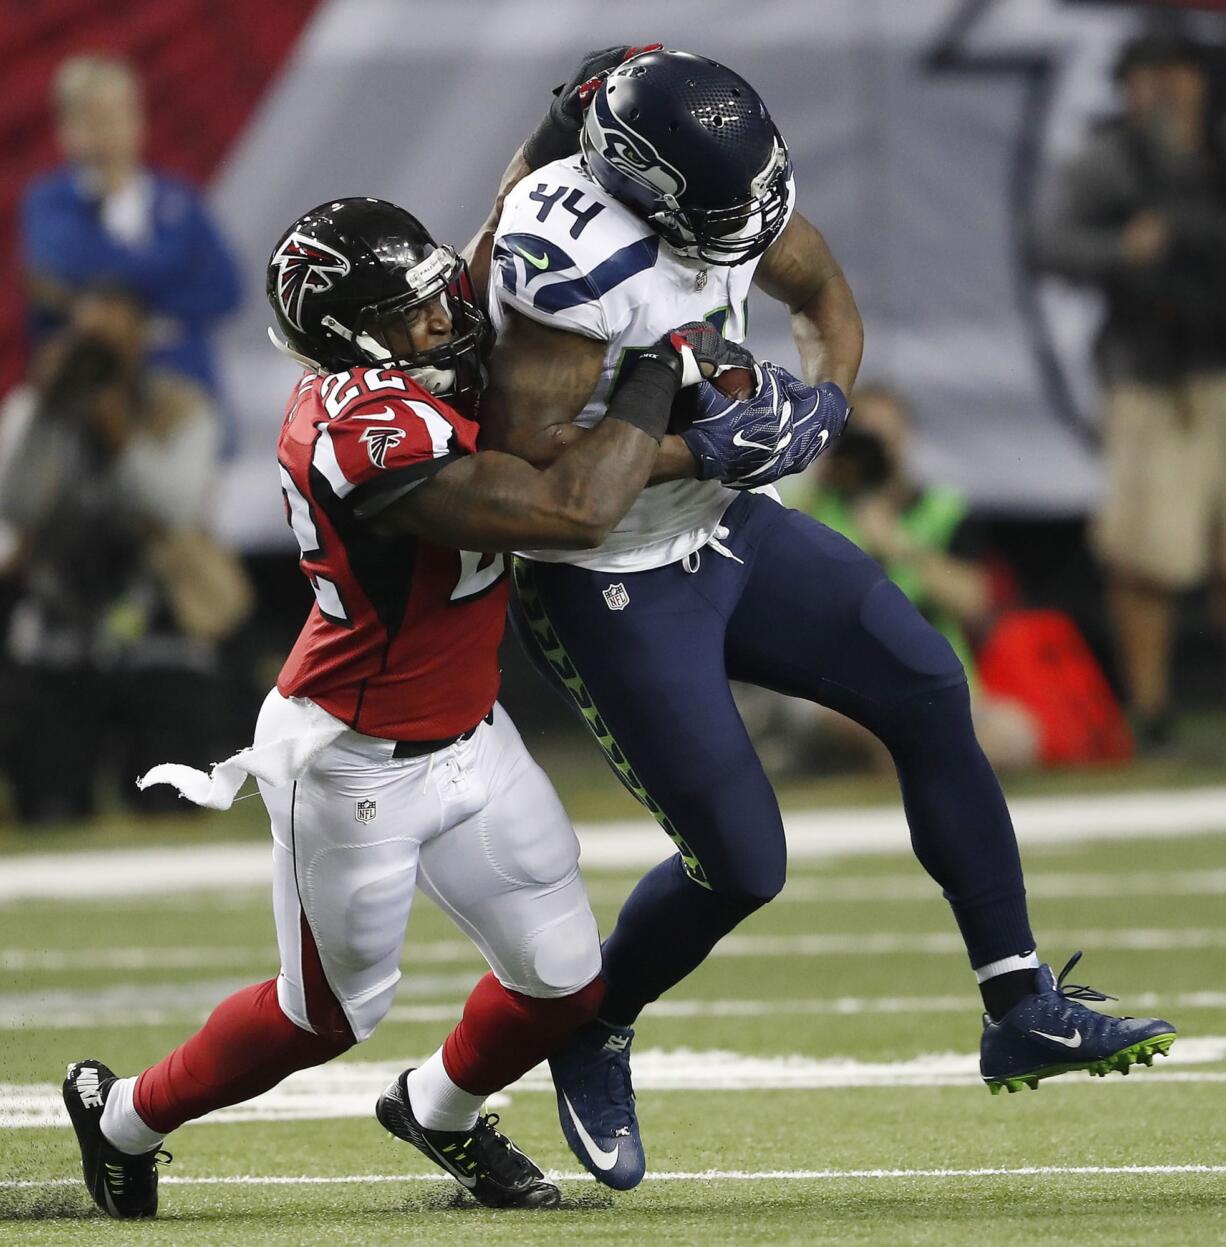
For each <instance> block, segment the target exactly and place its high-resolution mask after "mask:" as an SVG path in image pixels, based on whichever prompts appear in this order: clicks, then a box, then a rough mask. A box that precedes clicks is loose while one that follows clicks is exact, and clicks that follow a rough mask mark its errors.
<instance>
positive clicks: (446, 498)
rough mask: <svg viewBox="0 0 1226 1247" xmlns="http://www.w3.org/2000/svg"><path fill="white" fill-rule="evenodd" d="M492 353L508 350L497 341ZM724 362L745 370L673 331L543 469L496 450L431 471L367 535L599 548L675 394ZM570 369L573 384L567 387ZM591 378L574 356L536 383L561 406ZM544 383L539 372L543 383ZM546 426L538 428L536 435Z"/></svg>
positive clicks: (477, 545) (703, 336) (490, 545)
mask: <svg viewBox="0 0 1226 1247" xmlns="http://www.w3.org/2000/svg"><path fill="white" fill-rule="evenodd" d="M523 323H524V324H530V322H528V321H526V320H525V321H524V322H523ZM545 332H555V333H556V331H549V330H546V331H545ZM510 336H511V338H512V341H511V348H514V346H515V342H514V335H513V334H512V335H510ZM562 336H563V337H566V338H577V335H573V334H563V335H562ZM579 340H582V339H579ZM499 349H503V350H508V349H509V348H508V346H507V338H506V337H504V338H503V339H502V340H501V341H500V343H499ZM509 355H510V358H509V359H508V360H507V366H506V370H505V371H506V374H507V375H512V376H513V375H514V374H515V373H517V372H518V371H519V370H520V369H521V368H522V363H521V361H520V358H519V354H518V351H516V350H514V349H509ZM732 359H736V360H737V361H738V362H744V361H748V362H749V363H751V364H752V357H751V356H749V355H748V354H747V353H746V352H744V351H742V349H741V348H739V347H737V346H735V345H734V344H730V343H726V342H724V340H723V339H722V338H721V337H720V335H719V334H717V333H716V332H715V331H714V330H713V329H711V327H710V326H709V325H706V324H697V323H696V324H692V325H685V326H681V327H680V328H679V329H677V330H674V331H673V332H672V333H671V334H667V335H665V337H663V338H662V339H661V340H660V341H659V342H657V343H656V344H655V345H654V346H653V347H651V348H650V349H648V350H646V351H644V352H642V353H641V354H639V355H638V356H637V358H636V359H635V360H634V361H633V362H632V363H631V364H630V365H628V367H627V369H626V370H625V373H624V375H623V376H622V377H621V378H620V379H619V381H618V384H617V388H616V389H615V390H614V392H613V395H612V397H611V398H610V400H609V405H608V409H607V410H606V412H605V416H604V419H603V420H602V421H601V422H600V424H599V426H598V427H597V428H595V429H593V430H590V431H585V435H584V436H581V437H574V436H572V437H571V438H570V439H569V440H568V441H567V442H566V444H564V445H562V446H561V449H560V451H559V452H558V453H557V454H556V456H554V457H553V459H552V462H550V463H549V464H548V466H546V467H543V468H539V467H536V466H533V465H532V464H531V463H529V462H526V461H525V458H524V457H522V456H515V455H510V454H506V453H503V452H501V451H496V450H481V451H478V453H477V454H476V455H472V456H469V457H467V458H465V459H461V460H459V461H458V462H455V463H452V464H449V465H448V466H446V467H444V468H442V469H440V470H439V471H438V472H437V473H436V474H435V475H434V476H432V477H431V478H430V479H429V480H427V481H425V482H424V483H422V484H421V485H419V486H418V487H417V488H416V489H414V490H412V491H411V492H409V493H407V494H404V495H402V496H401V497H400V498H399V499H397V501H396V502H394V503H392V504H391V505H389V506H388V507H386V508H384V509H383V510H381V511H379V513H378V515H377V517H376V519H375V525H376V530H377V531H379V532H383V533H385V534H389V535H390V534H394V533H399V532H410V533H414V534H417V535H419V536H423V537H427V538H429V539H431V540H434V541H437V542H439V543H440V544H443V545H458V546H459V547H460V548H462V549H468V550H480V551H487V552H492V553H500V552H503V551H510V550H518V549H525V548H534V547H541V546H549V547H553V548H559V549H589V548H593V547H595V546H599V545H601V544H602V543H603V542H604V540H605V538H606V537H607V536H608V535H609V533H610V532H611V531H612V529H613V527H614V526H615V525H616V524H617V522H618V521H619V520H620V519H621V518H622V517H623V516H624V515H625V514H626V512H627V511H628V510H629V509H630V505H631V503H633V501H634V499H635V498H636V497H637V496H638V495H639V493H640V492H641V490H642V488H643V486H644V485H645V484H646V483H647V478H648V474H649V473H650V471H651V470H652V467H653V465H654V463H655V461H656V455H657V452H658V450H659V443H660V440H661V438H662V437H663V435H664V429H665V428H666V427H667V425H668V421H669V416H670V414H671V410H672V404H673V399H674V398H675V397H676V394H677V391H678V390H679V389H680V387H681V385H682V384H687V383H688V384H693V383H694V382H695V381H696V380H697V378H699V377H700V376H702V375H710V374H712V373H714V372H715V371H716V370H717V369H719V368H720V367H721V366H726V364H727V361H729V360H732ZM572 369H574V370H577V372H576V375H577V380H576V379H575V378H573V377H570V378H568V373H569V372H570V371H571V370H572ZM591 371H592V363H591V360H590V358H587V357H584V356H583V355H581V354H579V353H578V352H576V353H575V354H574V356H573V357H572V358H571V359H570V360H568V361H566V366H565V367H563V368H561V369H555V370H554V372H553V373H552V381H551V382H549V381H547V382H546V385H545V387H544V392H545V394H546V398H547V401H553V402H555V403H556V402H563V401H565V400H566V397H567V395H568V394H573V393H575V392H577V391H579V390H582V389H583V388H584V387H588V388H589V392H590V387H591V386H592V385H594V384H595V381H594V380H593V378H592V377H591V375H590V374H591ZM596 372H597V373H599V359H597V361H596ZM550 375H551V374H550V373H549V372H548V371H547V372H546V377H547V378H548V377H549V376H550ZM556 427H557V425H549V426H546V429H545V430H544V431H543V432H544V435H545V436H549V430H550V429H553V428H556ZM572 427H573V426H572ZM536 436H537V437H540V436H541V433H537V434H536Z"/></svg>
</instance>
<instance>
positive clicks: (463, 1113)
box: [408, 1048, 485, 1130]
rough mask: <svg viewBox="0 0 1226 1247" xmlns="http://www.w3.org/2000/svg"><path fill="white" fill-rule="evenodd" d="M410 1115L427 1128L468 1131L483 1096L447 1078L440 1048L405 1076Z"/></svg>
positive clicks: (482, 1101)
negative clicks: (410, 1106) (411, 1112)
mask: <svg viewBox="0 0 1226 1247" xmlns="http://www.w3.org/2000/svg"><path fill="white" fill-rule="evenodd" d="M408 1085H409V1102H410V1103H411V1104H412V1106H413V1116H414V1117H416V1118H417V1120H418V1121H419V1122H421V1124H422V1125H423V1126H425V1128H426V1129H427V1130H471V1129H472V1127H473V1126H475V1125H476V1124H477V1114H478V1113H479V1112H480V1111H481V1105H482V1104H484V1103H485V1096H483V1095H473V1093H472V1092H471V1091H465V1090H464V1088H463V1087H457V1086H456V1085H455V1083H453V1082H452V1081H451V1077H450V1075H449V1074H448V1073H447V1068H446V1066H444V1064H443V1050H442V1048H440V1049H439V1050H438V1051H437V1052H436V1053H435V1054H434V1055H433V1056H432V1057H429V1058H428V1059H427V1060H425V1061H423V1062H422V1063H421V1064H420V1065H419V1066H418V1067H417V1068H416V1069H415V1070H413V1072H412V1073H411V1074H410V1075H409V1077H408Z"/></svg>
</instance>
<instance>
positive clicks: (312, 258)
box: [272, 232, 350, 331]
mask: <svg viewBox="0 0 1226 1247" xmlns="http://www.w3.org/2000/svg"><path fill="white" fill-rule="evenodd" d="M272 263H273V264H275V265H276V266H277V302H278V303H280V305H281V311H282V313H283V314H284V315H285V319H286V320H288V321H289V323H290V324H291V325H293V326H294V328H295V329H298V330H300V331H301V330H302V329H303V325H302V300H303V299H304V298H306V296H307V295H308V294H323V293H324V292H325V291H328V290H331V289H332V276H331V275H332V274H336V276H337V277H344V276H345V275H346V274H347V273H348V272H349V267H350V266H349V261H348V259H347V258H346V257H345V256H343V255H341V253H340V252H339V251H333V249H332V248H331V247H329V246H328V245H327V244H326V243H322V242H319V241H318V240H316V239H314V238H308V237H307V236H306V235H305V234H299V233H297V232H294V233H292V234H291V235H290V236H289V237H288V238H287V239H286V240H285V241H284V242H283V243H282V244H281V245H280V247H278V248H277V252H276V254H275V255H274V256H273V257H272Z"/></svg>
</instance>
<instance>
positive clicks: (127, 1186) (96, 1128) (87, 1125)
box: [63, 1061, 170, 1221]
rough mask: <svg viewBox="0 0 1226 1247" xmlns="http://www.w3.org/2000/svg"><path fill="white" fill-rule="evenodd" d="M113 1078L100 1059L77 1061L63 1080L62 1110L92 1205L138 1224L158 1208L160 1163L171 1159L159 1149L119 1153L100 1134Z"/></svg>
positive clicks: (104, 1136)
mask: <svg viewBox="0 0 1226 1247" xmlns="http://www.w3.org/2000/svg"><path fill="white" fill-rule="evenodd" d="M114 1085H115V1075H114V1074H113V1073H112V1072H111V1071H110V1070H109V1069H108V1068H107V1067H106V1066H105V1065H103V1064H102V1062H101V1061H74V1062H73V1063H72V1064H71V1065H70V1066H69V1067H68V1075H67V1077H66V1078H65V1079H64V1088H63V1090H64V1107H65V1108H66V1109H67V1110H68V1117H69V1120H70V1121H71V1122H72V1128H73V1130H75V1131H76V1134H77V1142H78V1143H79V1144H80V1145H81V1169H82V1171H83V1172H84V1174H85V1186H86V1189H87V1190H88V1191H89V1193H90V1197H91V1198H92V1199H93V1201H94V1203H95V1204H97V1205H98V1207H99V1208H101V1209H102V1211H103V1212H105V1213H106V1214H107V1216H109V1217H115V1218H116V1219H117V1220H121V1221H126V1220H135V1219H137V1218H142V1217H155V1216H157V1210H158V1165H159V1164H162V1163H165V1162H168V1161H169V1160H170V1153H169V1152H163V1151H161V1150H160V1149H156V1148H155V1149H154V1150H153V1151H152V1152H143V1153H141V1154H140V1155H139V1156H132V1155H129V1154H128V1153H127V1152H121V1151H120V1150H119V1149H118V1148H117V1147H115V1146H114V1144H112V1143H110V1142H109V1141H108V1140H107V1137H106V1135H104V1134H103V1133H102V1109H103V1106H104V1105H105V1104H106V1099H107V1096H109V1095H110V1093H111V1088H112V1087H113V1086H114Z"/></svg>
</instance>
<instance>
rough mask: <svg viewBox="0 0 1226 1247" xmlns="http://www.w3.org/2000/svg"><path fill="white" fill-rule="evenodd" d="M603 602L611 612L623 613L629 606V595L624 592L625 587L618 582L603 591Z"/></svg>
mask: <svg viewBox="0 0 1226 1247" xmlns="http://www.w3.org/2000/svg"><path fill="white" fill-rule="evenodd" d="M604 601H605V605H606V606H607V607H608V608H609V609H610V610H611V611H624V610H625V609H626V607H627V606H629V605H630V594H628V593H627V592H626V586H625V585H624V584H622V582H621V581H620V580H619V581H617V583H616V584H611V585H610V586H609V587H608V588H607V589H606V590H605V591H604Z"/></svg>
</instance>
